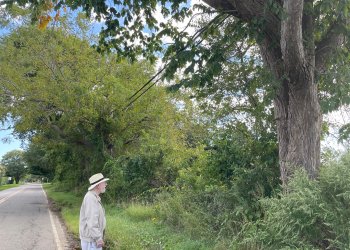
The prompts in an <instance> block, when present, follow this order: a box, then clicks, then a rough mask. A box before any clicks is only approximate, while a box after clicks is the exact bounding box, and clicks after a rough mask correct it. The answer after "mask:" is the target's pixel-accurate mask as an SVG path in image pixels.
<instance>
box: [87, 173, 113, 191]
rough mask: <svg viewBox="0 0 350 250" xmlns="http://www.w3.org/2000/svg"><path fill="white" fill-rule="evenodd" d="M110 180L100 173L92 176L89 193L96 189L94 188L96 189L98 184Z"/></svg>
mask: <svg viewBox="0 0 350 250" xmlns="http://www.w3.org/2000/svg"><path fill="white" fill-rule="evenodd" d="M108 180H109V179H108V178H104V177H103V174H101V173H98V174H94V175H93V176H91V177H90V178H89V182H90V187H89V189H88V190H89V191H90V190H92V189H94V187H96V186H97V185H98V184H100V183H101V182H104V181H108Z"/></svg>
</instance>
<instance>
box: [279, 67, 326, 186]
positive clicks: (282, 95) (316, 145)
mask: <svg viewBox="0 0 350 250" xmlns="http://www.w3.org/2000/svg"><path fill="white" fill-rule="evenodd" d="M274 105H275V117H276V122H277V134H278V143H279V163H280V171H281V180H282V183H283V184H284V185H285V184H286V183H287V182H288V180H289V178H290V176H291V175H292V174H293V172H294V171H295V170H296V169H305V170H306V172H307V174H308V175H309V177H310V178H312V179H313V178H315V177H317V175H318V172H319V165H320V134H321V123H322V115H321V111H320V106H319V103H318V97H317V85H316V84H314V82H313V77H312V72H305V75H304V79H303V80H301V79H299V80H297V81H293V80H289V81H287V80H286V81H285V83H284V84H283V87H281V88H280V89H279V91H278V94H277V96H276V98H275V101H274Z"/></svg>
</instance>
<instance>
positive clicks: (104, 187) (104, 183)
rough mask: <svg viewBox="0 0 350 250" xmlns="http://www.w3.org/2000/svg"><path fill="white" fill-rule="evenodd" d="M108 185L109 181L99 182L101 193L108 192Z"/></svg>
mask: <svg viewBox="0 0 350 250" xmlns="http://www.w3.org/2000/svg"><path fill="white" fill-rule="evenodd" d="M106 187H107V182H106V181H104V182H101V183H100V184H98V189H99V190H100V193H104V192H106Z"/></svg>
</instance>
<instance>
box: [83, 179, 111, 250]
mask: <svg viewBox="0 0 350 250" xmlns="http://www.w3.org/2000/svg"><path fill="white" fill-rule="evenodd" d="M108 180H109V179H108V178H104V176H103V175H102V174H101V173H98V174H94V175H93V176H91V177H90V178H89V182H90V187H89V189H88V192H87V193H86V195H85V197H84V200H83V203H82V204H81V208H80V217H79V236H80V240H81V249H82V250H95V249H96V250H101V249H102V247H103V246H104V241H103V232H104V229H105V227H106V217H105V210H104V208H103V206H102V203H101V198H100V194H101V193H104V192H105V191H106V186H107V181H108Z"/></svg>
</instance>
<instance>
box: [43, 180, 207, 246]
mask: <svg viewBox="0 0 350 250" xmlns="http://www.w3.org/2000/svg"><path fill="white" fill-rule="evenodd" d="M44 189H45V190H46V192H47V195H48V196H49V197H50V198H51V199H53V200H54V201H55V203H56V205H57V206H59V207H60V209H61V214H62V217H63V219H64V220H65V223H66V225H67V228H68V230H69V231H70V232H72V233H73V234H74V235H75V236H76V237H77V238H78V231H79V228H78V226H79V210H80V204H81V201H82V198H83V197H77V196H75V195H74V194H72V193H64V192H57V191H55V190H54V188H53V186H52V185H44ZM105 210H106V219H107V228H106V248H105V249H118V250H129V249H130V250H137V249H140V250H141V249H145V250H148V249H149V250H157V249H159V250H160V249H169V250H173V249H174V250H175V249H181V250H192V249H193V250H206V249H213V247H210V244H208V242H205V240H196V239H190V237H189V236H188V235H187V234H185V233H182V232H176V231H173V230H172V229H171V228H169V227H167V226H165V225H164V224H162V223H160V222H159V220H158V219H157V216H156V215H157V214H156V212H155V210H154V208H153V207H152V206H149V205H141V204H134V203H133V204H124V205H123V206H118V207H117V206H115V205H106V206H105Z"/></svg>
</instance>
